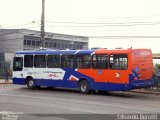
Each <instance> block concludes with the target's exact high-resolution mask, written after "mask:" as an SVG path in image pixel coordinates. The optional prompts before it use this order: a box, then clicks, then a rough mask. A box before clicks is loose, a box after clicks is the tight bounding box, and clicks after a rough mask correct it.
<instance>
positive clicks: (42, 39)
mask: <svg viewBox="0 0 160 120" xmlns="http://www.w3.org/2000/svg"><path fill="white" fill-rule="evenodd" d="M44 17H45V0H42V16H41V47H42V49H43V47H44V42H45V38H44V36H45V30H44V20H45V19H44Z"/></svg>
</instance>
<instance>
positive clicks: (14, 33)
mask: <svg viewBox="0 0 160 120" xmlns="http://www.w3.org/2000/svg"><path fill="white" fill-rule="evenodd" d="M40 36H41V32H40V31H35V30H28V29H0V54H1V59H0V67H1V68H2V67H3V68H4V67H8V64H10V63H11V60H12V58H13V55H14V52H15V51H21V50H33V49H39V48H40V43H41V37H40ZM88 42H89V38H88V37H84V36H75V35H66V34H58V33H51V32H46V33H45V41H44V47H45V48H51V49H87V48H88Z"/></svg>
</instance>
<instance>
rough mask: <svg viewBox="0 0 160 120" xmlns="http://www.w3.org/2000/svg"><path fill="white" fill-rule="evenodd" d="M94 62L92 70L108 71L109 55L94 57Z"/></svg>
mask: <svg viewBox="0 0 160 120" xmlns="http://www.w3.org/2000/svg"><path fill="white" fill-rule="evenodd" d="M92 61H93V62H92V68H95V69H108V55H101V54H98V55H93V57H92Z"/></svg>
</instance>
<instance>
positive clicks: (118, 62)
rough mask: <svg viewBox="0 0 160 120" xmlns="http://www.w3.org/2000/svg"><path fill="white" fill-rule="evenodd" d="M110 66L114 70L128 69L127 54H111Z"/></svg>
mask: <svg viewBox="0 0 160 120" xmlns="http://www.w3.org/2000/svg"><path fill="white" fill-rule="evenodd" d="M109 67H110V69H112V70H126V69H128V57H127V54H113V55H110V62H109Z"/></svg>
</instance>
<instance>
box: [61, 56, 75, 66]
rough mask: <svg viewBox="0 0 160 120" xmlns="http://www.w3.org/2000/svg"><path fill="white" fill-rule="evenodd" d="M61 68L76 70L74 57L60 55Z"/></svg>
mask: <svg viewBox="0 0 160 120" xmlns="http://www.w3.org/2000/svg"><path fill="white" fill-rule="evenodd" d="M61 58H62V59H61V67H63V68H76V60H75V58H76V56H75V55H62V57H61Z"/></svg>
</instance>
